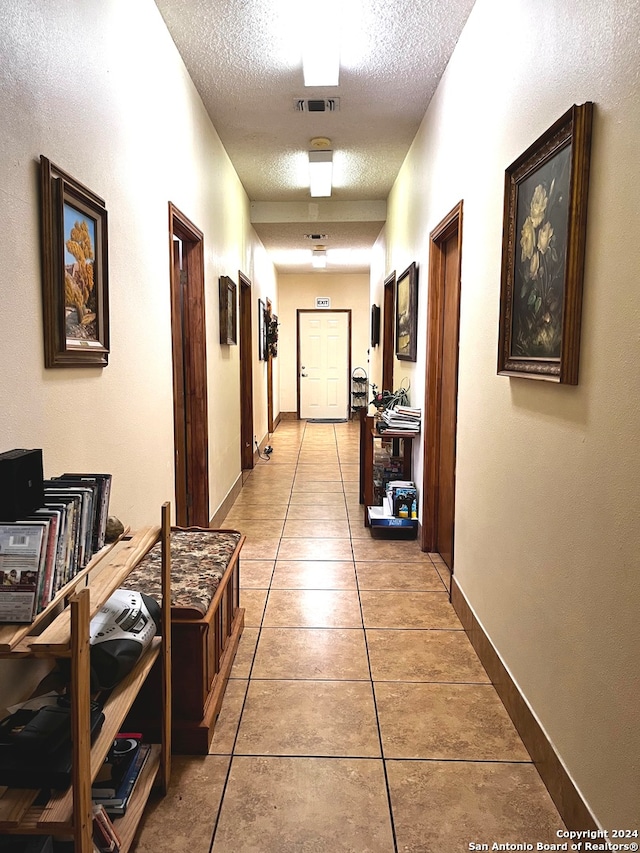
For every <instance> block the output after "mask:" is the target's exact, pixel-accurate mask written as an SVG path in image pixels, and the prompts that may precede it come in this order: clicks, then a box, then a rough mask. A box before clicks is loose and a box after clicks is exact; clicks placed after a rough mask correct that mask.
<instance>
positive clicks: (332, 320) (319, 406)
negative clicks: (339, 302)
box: [298, 311, 349, 420]
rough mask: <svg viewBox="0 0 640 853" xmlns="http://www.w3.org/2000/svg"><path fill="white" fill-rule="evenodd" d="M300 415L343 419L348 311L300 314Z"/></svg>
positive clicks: (346, 396) (346, 398) (346, 397)
mask: <svg viewBox="0 0 640 853" xmlns="http://www.w3.org/2000/svg"><path fill="white" fill-rule="evenodd" d="M299 318H300V322H299V326H298V329H299V334H300V365H299V367H300V417H301V418H306V419H309V418H323V419H325V418H335V419H336V420H341V419H346V417H347V415H348V408H349V313H348V312H346V311H340V312H338V311H334V312H332V311H309V312H306V311H305V312H301V313H300V314H299Z"/></svg>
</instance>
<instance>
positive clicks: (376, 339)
mask: <svg viewBox="0 0 640 853" xmlns="http://www.w3.org/2000/svg"><path fill="white" fill-rule="evenodd" d="M379 343H380V306H379V305H372V306H371V346H372V347H377V346H378V344H379Z"/></svg>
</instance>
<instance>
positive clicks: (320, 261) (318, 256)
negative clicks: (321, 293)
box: [311, 246, 327, 270]
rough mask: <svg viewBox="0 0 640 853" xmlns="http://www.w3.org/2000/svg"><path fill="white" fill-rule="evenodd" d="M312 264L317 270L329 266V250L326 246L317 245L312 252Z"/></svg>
mask: <svg viewBox="0 0 640 853" xmlns="http://www.w3.org/2000/svg"><path fill="white" fill-rule="evenodd" d="M311 266H312V267H313V268H314V269H315V270H323V269H325V268H326V266H327V250H326V249H325V247H324V246H316V247H315V248H314V249H313V251H312V252H311Z"/></svg>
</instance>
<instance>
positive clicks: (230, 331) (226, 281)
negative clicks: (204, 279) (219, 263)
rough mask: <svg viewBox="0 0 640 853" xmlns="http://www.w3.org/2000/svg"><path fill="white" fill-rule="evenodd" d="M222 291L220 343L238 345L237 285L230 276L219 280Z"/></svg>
mask: <svg viewBox="0 0 640 853" xmlns="http://www.w3.org/2000/svg"><path fill="white" fill-rule="evenodd" d="M219 290H220V343H221V344H227V345H232V344H237V343H238V333H237V328H238V324H237V319H236V316H237V315H236V310H237V309H236V283H235V281H233V279H231V278H229V276H228V275H221V276H220V280H219Z"/></svg>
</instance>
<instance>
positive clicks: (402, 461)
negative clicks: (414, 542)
mask: <svg viewBox="0 0 640 853" xmlns="http://www.w3.org/2000/svg"><path fill="white" fill-rule="evenodd" d="M360 418H361V419H360V503H362V504H364V524H365V527H370V528H371V529H372V530H378V531H386V532H388V533H390V534H397V535H398V536H402V537H403V538H412V537H414V536H415V535H416V534H417V531H418V520H417V519H415V518H397V517H396V516H394V515H389V514H387V513H386V512H385V511H384V510H383V507H382V499H383V497H384V494H385V491H386V487H387V483H388V482H389V481H390V480H397V479H403V480H410V479H411V453H412V439H413V436H412V435H406V434H405V433H400V432H392V431H391V430H386V431H385V432H383V433H379V432H377V431H376V429H375V425H374V418H373V417H372V416H371V415H367V414H365V413H361V415H360Z"/></svg>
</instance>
